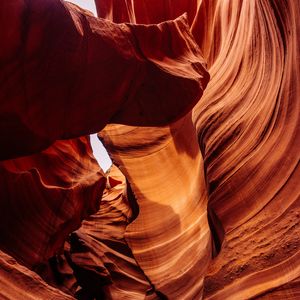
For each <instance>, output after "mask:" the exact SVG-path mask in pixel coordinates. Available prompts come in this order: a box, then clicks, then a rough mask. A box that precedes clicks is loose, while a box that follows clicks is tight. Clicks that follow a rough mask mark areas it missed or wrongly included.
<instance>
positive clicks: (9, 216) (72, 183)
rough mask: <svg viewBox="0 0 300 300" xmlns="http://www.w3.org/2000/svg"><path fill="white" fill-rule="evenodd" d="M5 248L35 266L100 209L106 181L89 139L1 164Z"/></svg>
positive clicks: (0, 224)
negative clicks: (84, 219) (82, 221)
mask: <svg viewBox="0 0 300 300" xmlns="http://www.w3.org/2000/svg"><path fill="white" fill-rule="evenodd" d="M0 178H1V180H0V181H1V190H0V198H1V201H0V219H1V222H0V235H1V240H0V248H1V249H2V250H4V251H5V252H7V253H8V254H10V255H12V256H13V257H14V258H16V259H17V260H18V261H19V262H21V263H22V264H25V265H26V266H27V267H30V268H32V269H33V268H35V267H38V265H39V264H40V263H42V262H45V261H46V260H47V259H48V258H50V257H52V256H53V255H54V254H55V253H56V252H57V251H58V250H59V248H61V247H62V246H63V243H64V240H65V239H66V238H67V236H68V234H69V233H70V232H72V231H73V230H75V229H77V228H78V227H79V226H80V224H81V220H82V219H83V218H85V217H86V216H88V215H89V214H91V213H93V212H95V211H97V209H98V207H99V202H100V200H101V195H102V192H103V189H104V187H105V182H106V179H105V177H104V176H103V173H102V172H101V171H100V169H99V166H98V164H97V162H96V161H95V159H94V158H93V157H92V152H91V147H90V145H89V139H88V138H80V139H75V140H70V141H60V142H56V143H55V144H54V145H53V146H52V147H50V148H48V149H47V150H45V151H43V152H41V153H39V154H36V155H32V156H28V157H24V158H18V159H14V160H7V161H4V162H1V163H0Z"/></svg>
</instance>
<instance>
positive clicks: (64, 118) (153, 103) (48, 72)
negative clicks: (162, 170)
mask: <svg viewBox="0 0 300 300" xmlns="http://www.w3.org/2000/svg"><path fill="white" fill-rule="evenodd" d="M0 16H1V19H0V20H1V23H0V27H1V30H0V40H3V41H7V42H6V43H5V46H4V47H1V50H0V62H1V69H0V70H1V71H0V120H1V121H0V134H1V141H2V143H3V144H2V147H1V151H0V159H2V160H3V159H8V158H14V157H17V156H22V155H28V154H31V153H34V152H37V151H40V150H42V149H45V148H46V147H48V146H49V145H50V144H52V143H53V142H54V141H55V140H57V139H68V138H74V137H78V136H82V135H85V134H89V133H94V132H97V131H99V130H101V129H102V128H103V127H104V126H105V125H106V124H107V123H108V122H110V121H114V122H118V123H123V124H129V125H159V124H167V123H168V122H170V121H172V120H174V119H176V118H178V116H179V115H184V113H186V112H188V111H189V110H190V109H191V108H192V107H193V106H194V105H195V104H196V101H197V99H198V98H199V96H201V95H202V92H203V86H202V85H201V83H202V77H203V76H207V73H206V72H205V70H204V69H203V67H202V65H201V61H202V57H201V55H200V54H199V51H198V49H197V47H196V45H195V43H194V42H193V39H192V37H191V34H190V32H189V28H188V26H187V24H186V21H185V19H184V18H179V19H178V20H176V21H170V22H166V23H164V24H161V25H153V26H150V27H145V26H139V25H128V24H127V25H126V24H122V25H118V24H114V23H112V22H109V21H107V20H104V19H97V18H95V17H93V16H92V15H91V14H89V13H87V12H86V11H83V10H81V9H80V8H79V7H77V6H75V5H71V4H65V3H63V2H61V1H60V0H24V1H22V0H12V1H8V0H5V1H2V2H1V4H0ZM8 28H9V29H8ZM149 39H151V40H153V41H154V42H155V43H154V44H153V43H149ZM165 40H168V41H172V42H173V43H174V49H173V48H172V50H170V49H169V46H168V45H167V44H166V42H165ZM176 97H177V99H178V101H176V102H174V99H175V98H176ZM20 141H22V142H21V143H20Z"/></svg>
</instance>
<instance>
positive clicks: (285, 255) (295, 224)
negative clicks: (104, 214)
mask: <svg viewBox="0 0 300 300" xmlns="http://www.w3.org/2000/svg"><path fill="white" fill-rule="evenodd" d="M179 2H180V4H179V5H177V6H176V5H175V3H173V2H172V3H170V2H169V1H160V2H159V3H158V2H157V3H156V4H154V5H153V3H152V2H151V3H150V1H143V4H141V2H140V1H123V2H122V3H124V5H123V7H122V6H120V5H116V3H115V2H114V1H109V3H110V4H108V2H107V1H106V2H105V3H104V2H103V1H98V2H97V4H98V11H99V13H100V14H102V16H103V17H108V18H113V19H114V20H115V21H117V22H122V21H131V22H146V23H147V22H150V23H151V22H158V21H164V20H165V19H168V18H174V17H177V16H178V15H179V14H181V13H182V12H183V11H188V20H189V22H190V25H191V26H192V32H193V34H194V36H195V38H196V40H197V42H198V44H199V46H200V48H201V50H202V51H203V54H204V58H205V59H206V60H207V62H208V69H209V72H210V75H211V81H210V82H209V84H208V87H207V89H206V91H205V93H204V95H203V98H202V99H201V100H200V101H199V102H198V104H197V105H196V107H195V108H194V110H193V123H194V124H195V127H196V129H197V133H198V139H199V145H200V148H201V152H202V154H203V157H204V166H205V168H204V170H202V172H203V171H204V172H205V174H206V180H207V187H208V203H209V208H210V209H211V210H212V211H213V212H214V214H213V216H214V217H215V221H216V224H217V225H218V226H217V227H216V228H215V229H216V230H214V228H212V229H213V231H215V232H216V233H219V240H220V239H222V236H221V235H222V228H221V227H223V228H224V232H225V240H224V243H223V247H222V250H221V252H220V255H219V256H218V257H217V258H216V259H215V260H213V261H212V263H211V264H210V269H209V273H208V275H207V277H206V279H205V294H204V297H205V298H208V299H248V298H251V297H257V296H259V295H264V297H267V295H268V293H269V294H271V295H272V290H274V289H275V291H276V290H278V291H280V292H278V294H279V295H294V296H293V297H296V295H297V288H295V284H293V281H294V280H296V282H297V277H299V263H297V262H298V261H299V258H298V256H299V245H298V241H297V238H296V237H297V236H298V235H299V208H298V204H299V188H298V187H297V186H296V185H297V182H298V181H299V174H298V173H299V168H298V165H299V148H300V143H299V141H300V137H299V101H298V99H299V83H298V82H299V21H298V20H299V11H300V10H299V3H298V2H297V1H293V2H282V1H273V2H271V1H259V0H257V1H233V2H231V1H222V0H219V1H218V0H216V1H194V2H193V1H191V2H189V1H179ZM152 9H153V10H152ZM181 9H182V10H183V11H181ZM204 24H205V25H204ZM201 25H202V26H201ZM170 127H171V128H172V125H171V126H170ZM110 128H111V126H109V127H108V130H105V131H104V132H103V133H101V134H100V136H101V137H102V138H103V139H104V142H105V144H106V145H107V146H108V149H109V151H110V152H111V154H112V156H113V158H114V159H115V161H116V162H117V163H118V164H120V167H121V169H122V170H123V171H124V173H125V174H126V175H127V176H128V179H129V181H130V182H131V184H132V185H133V189H134V186H135V185H136V184H137V182H139V180H140V179H139V178H140V177H142V178H143V176H144V173H146V174H147V175H148V173H151V172H153V173H155V172H158V171H157V170H156V168H158V169H159V167H162V168H163V169H164V172H166V174H173V173H174V172H176V169H180V165H181V164H183V165H185V159H186V158H185V156H184V155H182V153H181V151H177V153H176V155H175V153H174V155H173V156H171V155H167V156H165V157H163V158H161V159H160V161H157V162H154V161H152V163H153V165H155V166H152V165H151V167H149V166H148V165H147V166H146V162H147V159H146V158H144V159H143V160H142V162H140V163H132V162H133V161H135V159H136V158H135V151H137V153H139V155H144V154H146V153H147V152H146V151H144V149H143V150H140V149H141V148H143V147H145V148H150V146H148V145H147V143H149V142H148V140H151V141H156V139H157V136H156V132H158V131H159V130H161V129H157V128H153V129H150V130H148V131H146V130H145V132H144V136H143V135H142V134H139V133H134V132H133V133H131V130H132V129H130V127H128V129H125V128H124V127H120V126H117V125H116V126H115V127H114V129H113V130H112V131H111V129H110ZM118 130H120V131H121V132H122V134H124V135H123V139H124V140H123V141H121V140H122V137H118V138H115V136H114V135H115V132H118ZM127 130H128V131H129V132H130V135H129V137H128V133H127V132H126V131H127ZM139 130H141V129H139ZM137 132H139V131H137ZM125 136H126V138H125ZM131 136H133V138H131ZM172 139H173V138H172ZM116 140H117V141H116ZM130 140H131V141H130ZM130 142H131V144H130ZM153 144H155V142H153ZM151 146H153V145H151ZM153 148H155V146H154V147H153ZM129 152H132V153H133V154H129ZM127 155H128V159H125V158H124V157H126V156H127ZM175 156H176V159H175V158H174V157H175ZM147 157H148V156H147ZM149 159H150V155H149ZM151 159H152V157H151ZM167 159H170V160H171V161H173V162H175V161H176V163H175V166H169V167H168V170H166V171H165V168H166V167H164V166H165V165H167V164H168V163H167V162H166V160H167ZM142 166H145V168H146V169H147V172H146V171H144V170H143V167H142ZM192 167H193V163H192V162H190V165H189V167H188V169H189V171H190V172H191V173H192V172H193V169H192ZM174 169H175V170H174ZM128 170H130V171H128ZM160 172H161V171H160ZM132 174H134V177H133V175H132ZM184 174H185V173H184ZM196 175H197V172H196V173H194V176H196ZM145 176H146V175H145ZM151 176H154V177H155V176H158V175H157V174H155V175H152V174H151V175H148V178H149V181H150V182H152V183H154V182H155V181H152V177H151ZM141 180H142V179H141ZM145 181H146V180H145ZM161 182H162V183H160V184H159V183H157V184H156V189H158V190H160V187H161V188H163V187H162V186H163V185H166V184H167V185H171V184H173V183H174V180H173V178H172V176H169V175H168V176H167V175H165V177H164V178H163V179H162V180H161ZM143 184H144V185H143V189H144V188H145V186H146V183H145V182H143ZM185 184H186V185H189V186H190V187H192V186H193V187H195V184H194V183H193V181H190V182H189V183H185ZM201 185H202V183H201V182H198V185H197V188H196V189H199V186H200V187H201ZM175 186H176V184H175ZM185 188H186V187H185ZM143 189H141V195H139V192H137V195H136V196H137V200H138V203H139V204H140V202H141V203H143V194H144V191H143ZM176 191H177V189H174V194H172V196H170V198H171V197H176V195H177V193H176ZM139 197H140V199H139ZM141 205H142V204H141ZM174 205H176V204H174ZM148 214H149V216H151V213H150V210H148ZM220 225H221V227H220ZM143 226H144V225H143ZM128 228H129V229H128V230H130V226H129V227H128ZM140 230H141V232H143V230H142V229H140ZM153 235H154V233H153ZM173 235H174V238H175V237H176V236H177V235H176V232H174V233H173ZM145 236H146V235H145ZM147 238H148V237H147ZM199 259H200V258H199ZM153 264H155V263H153ZM157 269H159V268H157ZM181 279H182V281H183V282H187V280H185V279H184V276H182V277H181ZM170 282H172V279H170ZM289 282H291V284H289ZM280 286H283V288H282V289H281V288H280ZM181 293H182V294H181ZM274 293H275V294H274V295H277V294H276V292H274ZM293 293H294V294H293ZM179 295H180V296H179ZM177 297H184V289H181V291H180V292H178V294H177ZM270 297H272V296H270ZM274 297H275V296H274ZM171 298H172V296H171ZM173 298H174V296H173Z"/></svg>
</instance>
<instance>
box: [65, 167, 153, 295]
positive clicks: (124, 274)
mask: <svg viewBox="0 0 300 300" xmlns="http://www.w3.org/2000/svg"><path fill="white" fill-rule="evenodd" d="M107 180H108V181H107V183H108V184H107V188H106V189H105V191H104V194H103V197H102V200H101V205H100V209H99V211H98V212H97V213H96V214H94V215H91V216H89V217H88V218H87V219H86V220H85V221H83V223H82V226H81V227H80V229H78V230H77V231H75V232H73V233H72V234H71V237H70V249H69V251H68V254H67V255H68V256H69V258H70V261H71V263H70V265H71V266H72V268H73V270H74V274H75V276H76V278H77V281H78V283H79V284H80V286H81V287H82V289H81V290H80V291H79V292H78V295H79V294H80V295H85V296H86V297H89V298H90V299H93V298H94V297H96V298H97V299H98V298H105V299H144V298H145V295H146V292H147V290H151V285H150V283H149V281H148V279H147V278H146V277H145V275H144V273H143V271H142V270H141V269H140V267H139V265H138V264H137V262H136V260H135V259H134V257H133V255H132V252H131V249H130V248H129V246H128V244H127V242H126V240H125V237H124V235H125V230H126V226H127V225H128V224H129V223H130V222H131V221H132V219H133V217H134V211H133V210H132V208H131V205H130V203H129V201H132V200H130V194H129V197H128V196H127V188H126V182H125V177H124V175H123V174H122V173H121V172H120V171H119V170H118V169H117V168H116V167H115V166H113V167H112V169H110V171H109V175H108V177H107Z"/></svg>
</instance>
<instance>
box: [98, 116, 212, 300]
mask: <svg viewBox="0 0 300 300" xmlns="http://www.w3.org/2000/svg"><path fill="white" fill-rule="evenodd" d="M101 137H102V138H103V140H104V143H105V145H106V146H107V147H108V150H109V151H110V154H111V156H112V158H113V160H114V161H115V163H117V164H118V166H119V168H120V169H121V171H122V172H123V173H124V174H125V176H126V178H127V179H128V181H129V183H130V185H131V187H132V191H133V193H134V195H135V197H136V199H137V204H138V206H139V214H138V216H137V217H136V219H135V220H134V221H133V222H131V223H130V224H129V225H128V226H127V227H126V232H125V237H126V241H127V242H128V244H129V246H130V248H131V250H132V253H133V255H134V257H135V259H136V261H137V262H138V264H139V266H140V267H141V269H142V270H143V271H144V273H145V274H146V276H147V277H148V279H149V281H150V282H151V284H152V285H153V286H154V289H155V291H156V292H158V293H159V294H160V296H161V297H168V298H170V299H178V298H180V299H197V298H200V297H201V293H202V288H203V278H204V274H205V271H206V267H207V265H208V263H209V261H210V258H211V236H210V230H209V226H208V222H207V213H206V212H207V194H206V184H205V178H204V172H203V160H202V157H201V154H200V151H199V146H198V141H197V135H196V130H195V128H194V126H193V123H192V121H191V114H188V115H187V116H186V117H184V118H182V119H180V120H179V121H177V122H176V123H174V124H172V126H168V127H160V128H149V127H146V128H141V127H126V126H115V125H111V126H108V127H106V129H105V131H104V132H102V133H101ZM125 137H126V138H125ZM185 258H188V259H185Z"/></svg>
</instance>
